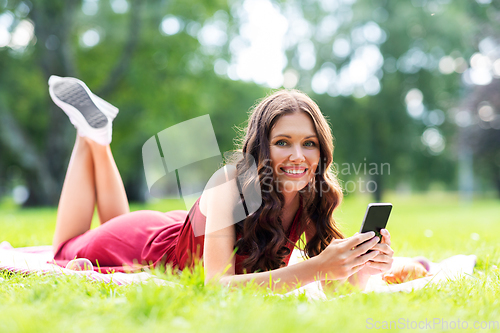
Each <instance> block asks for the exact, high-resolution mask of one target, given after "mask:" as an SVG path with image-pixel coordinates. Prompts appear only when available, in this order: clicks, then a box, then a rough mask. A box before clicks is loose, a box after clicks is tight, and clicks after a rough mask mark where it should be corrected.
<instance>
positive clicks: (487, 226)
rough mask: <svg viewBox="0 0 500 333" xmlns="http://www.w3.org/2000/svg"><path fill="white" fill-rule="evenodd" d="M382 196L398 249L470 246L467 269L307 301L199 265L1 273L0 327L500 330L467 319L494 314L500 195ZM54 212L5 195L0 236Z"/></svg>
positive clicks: (359, 205)
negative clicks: (215, 275)
mask: <svg viewBox="0 0 500 333" xmlns="http://www.w3.org/2000/svg"><path fill="white" fill-rule="evenodd" d="M385 200H386V201H389V202H392V203H393V204H394V209H393V212H392V214H391V218H390V220H389V225H388V229H389V231H390V232H391V235H392V247H393V249H394V250H395V252H396V255H397V256H417V255H424V256H426V257H428V258H430V259H431V260H433V261H440V260H442V259H444V258H446V257H449V256H451V255H455V254H476V255H477V256H478V265H477V266H476V269H475V272H474V274H473V276H472V277H470V278H468V279H462V280H458V281H450V282H448V283H445V284H442V285H440V286H432V287H430V288H427V289H425V290H417V291H414V292H411V293H392V294H374V293H370V294H364V293H360V292H353V293H350V294H345V293H346V291H344V290H340V291H338V292H336V293H334V294H331V295H329V297H330V299H329V300H328V301H314V302H311V301H308V300H307V298H306V297H305V296H304V295H300V296H293V297H287V298H284V299H282V298H281V297H279V296H277V295H271V294H269V290H266V289H265V288H260V289H258V288H256V287H255V286H252V285H249V286H247V287H244V288H241V289H238V290H234V291H229V290H227V289H224V288H221V287H215V286H206V287H205V286H204V285H203V275H202V271H201V270H197V271H196V272H195V273H194V274H189V273H188V272H184V273H183V275H182V276H176V275H172V274H170V273H168V272H167V273H166V274H163V275H161V277H162V278H164V279H167V280H170V281H174V282H178V283H182V284H183V285H185V287H183V288H180V287H175V288H174V287H166V286H157V285H155V284H153V283H148V284H141V285H131V286H116V285H114V284H105V283H101V282H90V281H86V280H83V279H80V278H75V277H53V276H36V275H31V276H26V277H25V276H20V275H14V274H7V273H0V332H42V331H50V332H67V331H81V332H93V333H94V332H95V333H97V332H110V331H111V332H114V331H116V332H137V331H144V332H156V331H158V332H169V331H172V330H176V331H182V332H185V331H186V332H191V331H204V332H205V331H207V332H240V331H241V332H292V331H293V332H309V331H311V332H315V331H320V332H356V331H362V330H365V329H366V328H369V327H370V326H369V324H370V323H375V321H377V322H378V324H380V325H382V324H383V323H384V321H386V322H387V323H389V322H391V321H393V322H394V323H393V324H392V325H393V327H396V328H398V327H399V329H401V328H403V326H402V325H403V324H405V325H407V324H409V325H410V327H411V325H412V324H413V327H415V325H417V324H419V323H420V325H424V324H425V321H426V320H427V323H433V321H435V322H436V325H435V326H434V329H435V331H443V330H444V328H446V327H445V326H441V324H438V323H437V320H440V321H448V324H449V325H454V324H456V323H457V322H458V320H460V323H461V325H463V324H462V322H463V321H467V322H468V325H469V331H481V332H483V331H484V332H487V331H498V330H499V327H498V326H497V327H496V329H490V330H488V329H485V330H480V329H473V328H472V325H473V323H474V321H486V322H488V321H497V322H498V321H500V301H499V299H500V278H499V276H500V272H499V270H498V268H497V266H499V261H500V260H499V251H500V246H499V245H498V238H499V237H498V235H499V233H500V204H499V201H498V200H497V199H494V198H483V199H481V200H475V201H474V202H473V203H472V204H463V203H461V202H460V201H459V200H458V198H457V197H455V196H454V195H450V194H438V193H435V194H431V195H418V196H417V195H413V196H406V197H405V196H399V195H395V194H393V195H389V196H388V197H387V198H386V199H385ZM369 201H370V198H368V197H348V198H346V200H345V202H344V203H343V204H342V207H341V209H340V210H339V211H338V212H337V214H336V217H337V221H338V222H339V223H340V224H341V226H342V230H343V231H344V232H345V234H346V235H347V236H350V235H352V234H353V233H354V232H356V231H358V229H359V227H360V224H361V220H362V218H363V215H364V211H365V208H366V204H367V203H368V202H369ZM181 207H182V206H181V204H180V203H179V202H165V201H163V202H157V203H155V204H150V205H148V206H133V207H132V209H133V210H137V209H157V210H160V211H167V210H171V209H178V208H181ZM55 214H56V211H55V209H48V208H47V209H24V210H19V209H17V208H15V207H13V206H12V205H10V204H8V203H4V204H3V205H2V206H0V241H2V240H8V241H9V242H10V243H11V244H12V245H13V246H33V245H47V244H50V241H51V238H52V232H53V230H54V222H55ZM94 223H97V221H94ZM431 231H432V232H431ZM471 235H472V237H471ZM343 293H344V294H345V295H347V296H345V297H343V295H341V294H343ZM339 296H341V297H339ZM395 324H398V325H399V326H398V325H396V326H395ZM483 325H487V324H484V323H483ZM427 327H429V326H427ZM431 327H432V326H431ZM452 327H453V326H452ZM405 328H407V329H408V326H405ZM396 330H398V329H396ZM462 331H464V330H463V329H462Z"/></svg>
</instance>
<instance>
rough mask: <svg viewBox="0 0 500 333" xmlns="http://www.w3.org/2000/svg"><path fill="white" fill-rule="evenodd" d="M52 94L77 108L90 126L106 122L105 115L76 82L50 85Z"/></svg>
mask: <svg viewBox="0 0 500 333" xmlns="http://www.w3.org/2000/svg"><path fill="white" fill-rule="evenodd" d="M52 90H53V92H54V95H56V97H57V98H58V99H59V100H61V101H62V102H64V103H66V104H69V105H71V106H72V107H74V108H75V109H77V110H78V111H79V112H80V113H81V114H82V116H83V117H84V118H85V120H86V121H87V123H88V124H89V125H90V127H92V128H103V127H105V126H106V125H107V124H108V118H107V117H106V115H105V114H104V113H103V112H102V111H101V110H100V109H99V108H98V107H97V106H96V105H95V104H94V102H93V101H92V99H91V98H90V96H89V95H88V93H87V91H86V90H85V88H84V87H82V86H81V85H80V84H79V83H77V82H67V81H66V82H58V83H55V84H54V86H53V87H52Z"/></svg>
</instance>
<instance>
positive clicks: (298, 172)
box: [280, 168, 309, 175]
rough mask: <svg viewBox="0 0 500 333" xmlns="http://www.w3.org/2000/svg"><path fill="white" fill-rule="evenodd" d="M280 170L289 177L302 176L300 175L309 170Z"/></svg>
mask: <svg viewBox="0 0 500 333" xmlns="http://www.w3.org/2000/svg"><path fill="white" fill-rule="evenodd" d="M280 170H281V171H283V172H284V173H286V174H289V175H302V174H304V173H306V172H307V170H309V169H303V170H294V169H289V170H286V169H283V168H280Z"/></svg>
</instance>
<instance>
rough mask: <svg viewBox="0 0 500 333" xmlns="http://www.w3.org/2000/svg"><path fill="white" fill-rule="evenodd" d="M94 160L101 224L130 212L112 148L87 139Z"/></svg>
mask: <svg viewBox="0 0 500 333" xmlns="http://www.w3.org/2000/svg"><path fill="white" fill-rule="evenodd" d="M85 140H86V141H87V144H88V146H89V147H90V151H91V152H92V159H93V161H94V179H95V186H96V187H95V188H96V197H97V211H98V213H99V220H100V222H101V224H103V223H105V222H107V221H109V220H110V219H112V218H114V217H116V216H119V215H122V214H126V213H128V212H130V208H129V205H128V199H127V194H126V193H125V187H124V186H123V181H122V178H121V176H120V172H119V171H118V168H117V166H116V163H115V160H114V159H113V154H112V153H111V148H110V147H109V145H106V146H103V145H100V144H98V143H96V142H94V141H92V140H90V139H87V138H86V139H85Z"/></svg>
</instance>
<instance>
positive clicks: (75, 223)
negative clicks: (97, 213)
mask: <svg viewBox="0 0 500 333" xmlns="http://www.w3.org/2000/svg"><path fill="white" fill-rule="evenodd" d="M95 200H96V188H95V181H94V163H93V161H92V153H91V150H90V146H89V145H88V144H87V142H86V141H85V140H84V139H83V138H82V137H80V136H78V135H77V137H76V141H75V146H74V148H73V152H72V153H71V159H70V161H69V165H68V171H67V172H66V177H65V179H64V185H63V188H62V191H61V197H60V199H59V206H58V208H57V222H56V230H55V232H54V239H53V241H52V248H53V250H54V251H55V250H56V249H57V247H58V246H59V244H61V243H63V242H65V241H67V240H68V239H71V238H73V237H75V236H78V235H81V234H83V233H84V232H86V231H87V230H89V229H90V224H91V222H92V215H93V214H94V207H95Z"/></svg>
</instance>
